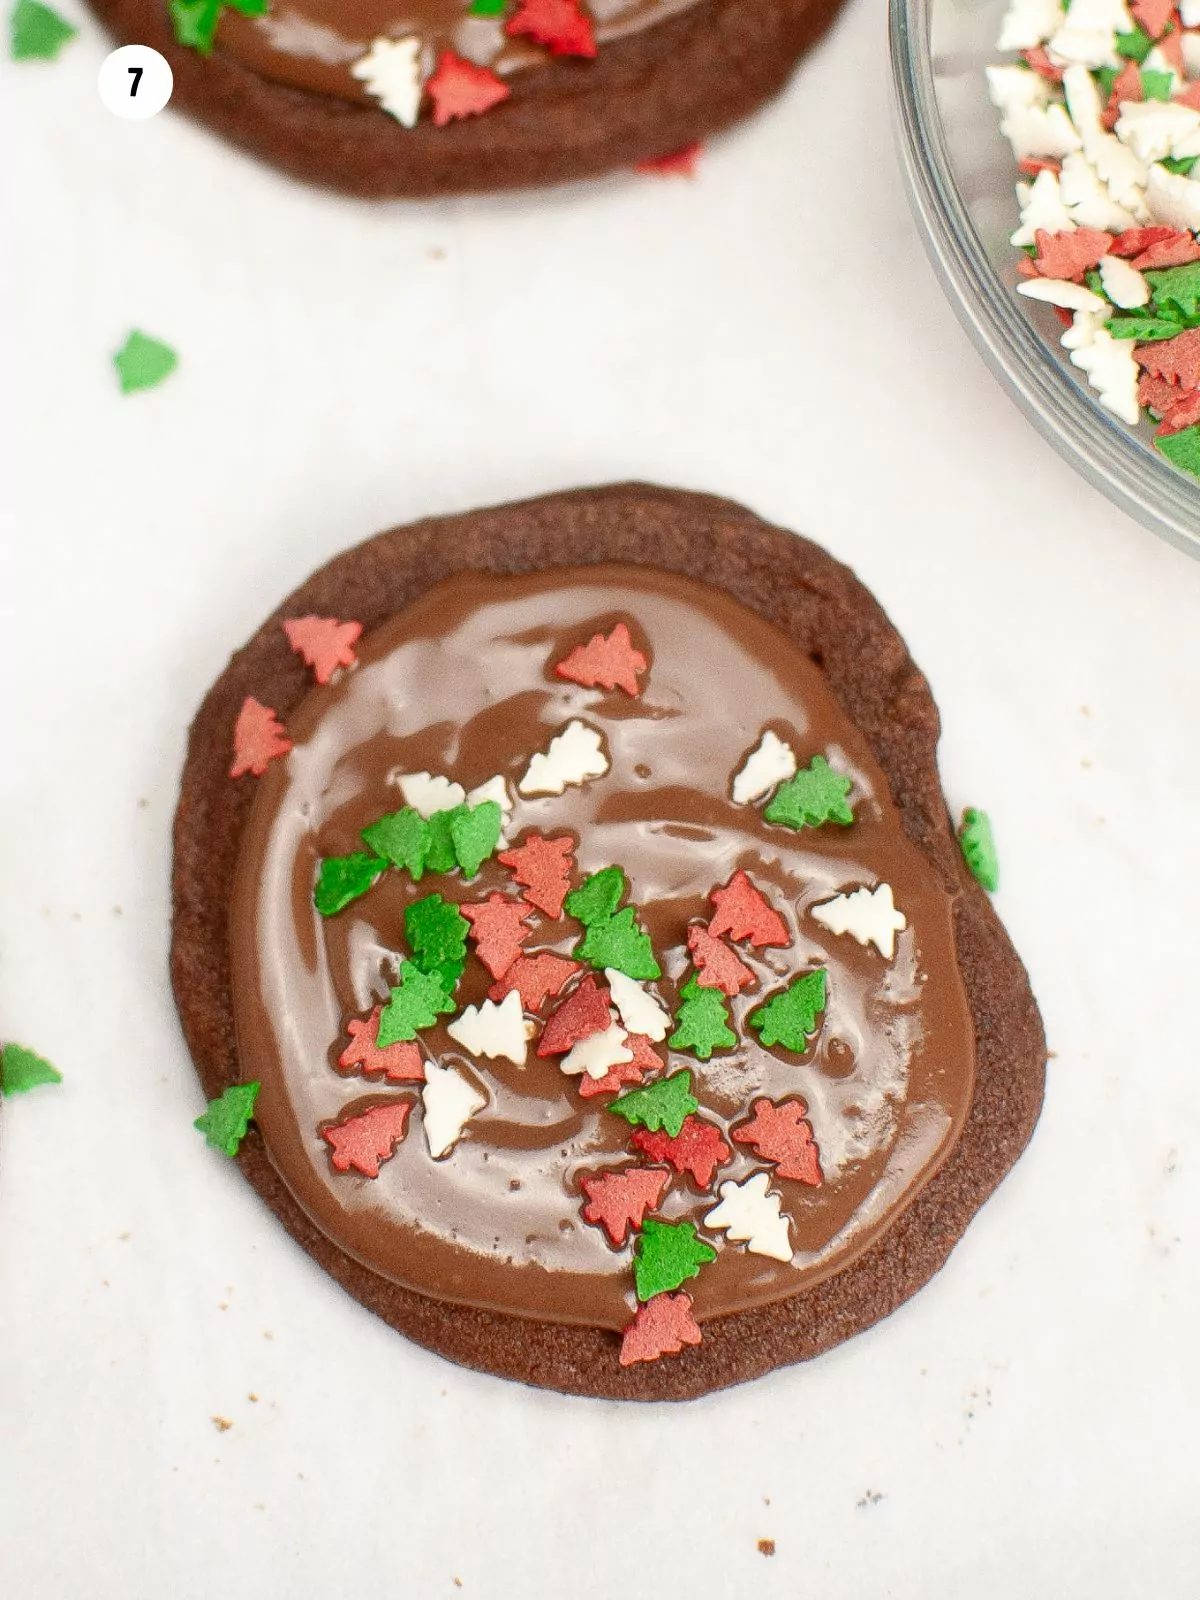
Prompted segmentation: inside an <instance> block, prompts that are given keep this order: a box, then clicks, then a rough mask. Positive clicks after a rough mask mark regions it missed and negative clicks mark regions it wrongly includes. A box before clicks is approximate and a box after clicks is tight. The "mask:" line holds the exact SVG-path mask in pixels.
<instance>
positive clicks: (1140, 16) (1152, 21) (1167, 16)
mask: <svg viewBox="0 0 1200 1600" xmlns="http://www.w3.org/2000/svg"><path fill="white" fill-rule="evenodd" d="M1176 4H1177V0H1129V9H1130V11H1131V12H1132V13H1133V19H1134V21H1135V22H1136V23H1137V24H1138V26H1139V27H1140V28H1141V30H1142V32H1143V33H1147V34H1149V35H1150V37H1151V38H1152V39H1157V38H1158V36H1159V34H1160V33H1162V32H1163V30H1164V29H1165V28H1166V26H1167V23H1168V22H1170V20H1171V18H1172V16H1173V15H1174V12H1175V6H1176Z"/></svg>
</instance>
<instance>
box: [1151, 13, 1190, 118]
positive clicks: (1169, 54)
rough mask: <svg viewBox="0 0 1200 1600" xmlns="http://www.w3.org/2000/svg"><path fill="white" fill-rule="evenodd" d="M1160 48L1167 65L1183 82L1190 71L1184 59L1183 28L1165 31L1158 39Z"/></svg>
mask: <svg viewBox="0 0 1200 1600" xmlns="http://www.w3.org/2000/svg"><path fill="white" fill-rule="evenodd" d="M1158 48H1159V50H1160V51H1161V52H1162V55H1163V59H1164V60H1165V61H1166V63H1167V65H1168V66H1169V67H1170V68H1171V70H1172V71H1173V72H1174V73H1175V75H1176V77H1177V78H1178V79H1179V81H1180V83H1182V82H1183V80H1184V78H1186V77H1187V71H1188V69H1187V62H1186V61H1185V60H1184V59H1183V32H1182V30H1181V29H1180V28H1178V27H1175V28H1172V29H1171V31H1170V33H1164V34H1163V36H1162V38H1161V39H1160V40H1159V41H1158ZM1188 87H1189V88H1190V89H1194V88H1195V87H1196V85H1195V84H1194V83H1193V84H1189V85H1188ZM1172 98H1174V97H1172ZM1181 98H1182V97H1181ZM1195 108H1196V107H1195V101H1194V100H1193V102H1192V109H1193V110H1195Z"/></svg>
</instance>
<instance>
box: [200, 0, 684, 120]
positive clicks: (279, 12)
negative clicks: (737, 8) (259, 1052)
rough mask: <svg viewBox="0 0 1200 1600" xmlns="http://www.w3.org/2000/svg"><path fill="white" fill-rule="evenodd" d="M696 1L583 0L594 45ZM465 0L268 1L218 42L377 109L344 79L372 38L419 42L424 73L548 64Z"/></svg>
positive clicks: (545, 56) (291, 78)
mask: <svg viewBox="0 0 1200 1600" xmlns="http://www.w3.org/2000/svg"><path fill="white" fill-rule="evenodd" d="M694 4H696V0H590V3H589V4H588V5H587V7H586V9H587V10H588V12H589V13H590V15H591V17H592V21H593V25H594V27H595V33H596V42H597V44H598V45H601V46H603V45H604V44H605V43H606V42H607V41H609V40H612V39H618V38H620V37H621V36H622V35H624V34H630V33H637V32H639V31H640V30H641V29H643V28H651V27H653V26H654V24H655V23H657V22H663V21H665V20H666V19H667V18H668V17H672V16H675V15H676V14H677V13H678V12H680V11H685V10H687V9H688V7H689V6H692V5H694ZM470 10H471V0H273V4H272V6H271V9H270V11H269V12H268V13H267V15H266V16H262V17H244V16H242V15H241V14H240V13H239V12H237V11H235V10H233V9H232V7H230V8H228V9H227V10H225V11H224V12H223V13H222V16H221V22H220V27H219V30H218V33H217V44H218V48H219V49H220V51H221V53H222V55H226V56H231V57H232V58H233V59H234V60H236V61H240V62H242V64H243V65H244V66H247V67H250V68H252V69H253V70H254V71H255V72H257V73H259V74H260V75H261V76H262V77H264V78H271V79H273V80H274V81H275V82H277V83H290V84H293V85H294V86H295V87H296V88H298V89H309V90H313V91H316V92H318V93H321V94H331V95H336V96H338V98H339V99H342V100H357V101H360V102H362V103H364V104H367V105H378V101H377V100H375V99H373V98H372V96H371V95H370V94H368V92H367V90H366V89H365V87H364V86H363V84H361V83H360V82H358V80H357V79H355V78H353V77H351V75H350V68H351V66H352V65H353V63H354V62H355V61H358V60H360V59H361V58H362V57H363V56H365V55H366V54H367V52H368V50H369V49H370V48H371V44H372V41H373V40H375V39H403V38H406V37H408V36H410V35H415V36H416V37H418V38H419V39H420V40H421V41H422V45H423V50H422V64H423V70H424V73H425V75H428V74H429V73H430V72H432V71H433V69H434V67H435V66H436V64H437V61H438V58H439V57H440V55H441V53H442V51H443V50H453V51H454V53H455V54H456V55H459V56H462V57H463V58H464V59H465V60H468V61H473V62H474V63H475V64H476V66H481V67H490V68H491V70H492V71H493V72H499V73H500V74H502V75H507V74H509V73H511V72H516V71H520V70H521V69H523V68H526V67H533V66H538V65H541V64H543V63H545V62H547V61H550V60H552V59H554V58H553V57H552V56H551V55H550V52H549V51H547V50H543V49H542V48H541V47H540V46H539V45H536V44H533V43H531V42H530V41H529V40H528V39H525V38H510V37H509V36H508V35H507V34H506V33H505V31H504V24H505V21H506V17H504V16H498V17H478V16H471V15H470Z"/></svg>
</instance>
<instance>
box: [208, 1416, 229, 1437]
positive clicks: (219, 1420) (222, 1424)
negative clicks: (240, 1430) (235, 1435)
mask: <svg viewBox="0 0 1200 1600" xmlns="http://www.w3.org/2000/svg"><path fill="white" fill-rule="evenodd" d="M212 1425H213V1427H214V1428H215V1429H216V1430H217V1432H218V1433H228V1432H229V1430H230V1428H232V1427H233V1423H232V1422H230V1420H229V1418H228V1417H214V1418H213V1419H212Z"/></svg>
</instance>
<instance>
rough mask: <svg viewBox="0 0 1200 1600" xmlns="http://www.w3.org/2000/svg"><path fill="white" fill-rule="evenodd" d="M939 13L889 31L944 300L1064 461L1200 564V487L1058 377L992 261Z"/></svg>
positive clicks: (913, 177) (907, 161) (908, 144)
mask: <svg viewBox="0 0 1200 1600" xmlns="http://www.w3.org/2000/svg"><path fill="white" fill-rule="evenodd" d="M934 4H935V0H890V7H889V30H888V31H889V47H890V54H891V67H892V84H893V90H894V106H895V127H896V139H897V146H898V149H899V154H900V162H901V167H902V170H903V173H904V178H905V183H906V186H907V189H908V196H909V202H910V205H911V207H912V210H913V214H914V216H915V218H916V220H917V223H918V225H919V228H920V232H921V235H922V241H923V243H924V245H925V249H926V252H927V254H928V255H929V257H930V260H931V261H932V263H933V265H934V267H935V268H936V269H937V273H938V277H939V279H940V281H941V284H942V288H943V290H944V292H945V294H946V296H947V298H948V299H949V301H950V303H951V305H952V306H953V308H954V311H955V313H956V315H957V316H958V319H959V321H960V323H961V324H962V326H963V328H964V329H965V331H966V332H967V334H968V336H969V337H970V339H971V340H972V342H973V343H974V345H975V347H976V349H977V350H978V351H979V353H980V354H981V355H982V356H983V357H984V359H985V361H986V362H987V364H988V365H989V366H990V367H991V369H992V371H993V373H994V374H995V376H996V377H997V378H998V379H999V380H1000V382H1001V384H1002V385H1003V387H1004V388H1005V389H1006V390H1007V391H1008V393H1009V395H1010V397H1011V398H1012V399H1014V400H1015V401H1016V402H1017V404H1018V405H1019V406H1020V408H1021V409H1022V411H1024V413H1025V415H1026V417H1027V418H1028V420H1029V421H1030V422H1032V423H1033V425H1034V427H1036V428H1037V430H1038V432H1039V433H1041V434H1042V435H1043V437H1044V438H1045V439H1047V440H1048V441H1049V443H1050V444H1052V445H1053V446H1054V448H1055V449H1056V450H1057V451H1058V452H1059V454H1060V455H1061V456H1063V457H1064V459H1065V460H1067V461H1068V462H1069V463H1070V464H1071V465H1072V466H1073V467H1074V468H1075V469H1076V471H1078V472H1079V473H1080V474H1081V475H1082V476H1083V477H1084V478H1086V479H1087V480H1088V481H1089V482H1090V483H1091V484H1093V485H1094V487H1095V488H1097V489H1099V490H1100V492H1101V493H1102V494H1104V495H1105V496H1107V498H1108V499H1110V500H1112V501H1113V502H1115V503H1116V504H1117V505H1118V506H1120V507H1121V509H1122V510H1124V511H1127V512H1128V513H1129V514H1130V516H1133V517H1135V518H1137V520H1138V521H1140V522H1142V523H1143V524H1145V526H1147V527H1148V528H1150V529H1152V530H1153V531H1154V532H1155V533H1158V534H1161V535H1162V537H1163V538H1165V539H1167V540H1169V541H1170V542H1171V543H1172V544H1174V545H1176V546H1177V547H1178V548H1179V549H1181V550H1185V551H1187V552H1188V553H1189V554H1190V555H1193V556H1197V557H1200V485H1193V484H1192V483H1191V482H1190V480H1189V479H1188V478H1187V477H1186V476H1185V475H1184V474H1183V473H1181V472H1179V471H1178V470H1177V469H1176V468H1175V467H1173V466H1172V465H1171V464H1170V463H1169V462H1168V461H1166V460H1165V459H1162V458H1160V457H1158V456H1157V455H1156V454H1155V453H1154V452H1153V451H1152V450H1148V449H1147V448H1146V446H1145V445H1144V444H1143V443H1141V441H1140V440H1139V439H1138V437H1137V435H1136V434H1134V433H1132V432H1130V431H1129V430H1128V429H1127V428H1126V427H1125V425H1124V424H1122V423H1120V422H1118V421H1117V419H1116V418H1114V417H1112V416H1110V415H1109V414H1108V412H1106V411H1105V410H1104V409H1103V408H1102V407H1101V406H1100V404H1099V402H1098V401H1096V400H1095V399H1094V398H1093V397H1092V396H1091V394H1090V393H1088V392H1087V391H1086V390H1085V389H1083V388H1082V387H1081V386H1079V385H1077V384H1075V383H1074V382H1072V380H1071V379H1070V378H1069V377H1068V376H1067V374H1066V373H1064V372H1063V371H1062V370H1061V369H1060V368H1059V366H1058V365H1057V363H1056V362H1055V361H1054V359H1053V358H1052V356H1051V353H1050V351H1049V350H1048V349H1047V347H1046V344H1045V342H1044V340H1043V338H1042V336H1041V335H1040V334H1039V333H1038V331H1037V329H1036V328H1035V327H1034V325H1033V323H1032V322H1031V321H1030V320H1029V318H1028V316H1027V315H1026V314H1025V313H1024V310H1023V306H1022V302H1021V301H1020V300H1019V299H1018V297H1017V296H1016V295H1015V294H1013V293H1012V291H1011V290H1010V288H1009V286H1008V285H1007V284H1005V283H1004V281H1003V279H1002V278H1001V277H1000V275H999V273H998V272H997V270H996V268H995V266H994V265H993V264H992V261H991V259H990V258H989V256H988V253H987V251H986V249H985V247H984V244H983V240H982V239H981V237H980V235H979V233H978V231H977V229H976V227H975V224H974V222H973V221H972V219H971V215H970V212H969V211H968V209H967V206H966V203H965V201H964V200H963V196H962V193H961V191H960V189H959V187H958V182H957V180H956V178H955V176H954V170H953V165H952V163H951V158H950V149H949V144H948V142H947V139H946V131H945V126H944V124H943V121H942V116H941V109H940V106H939V104H938V98H937V84H936V79H935V76H934V69H933V49H932V26H933V6H934ZM1014 181H1015V180H1014Z"/></svg>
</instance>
